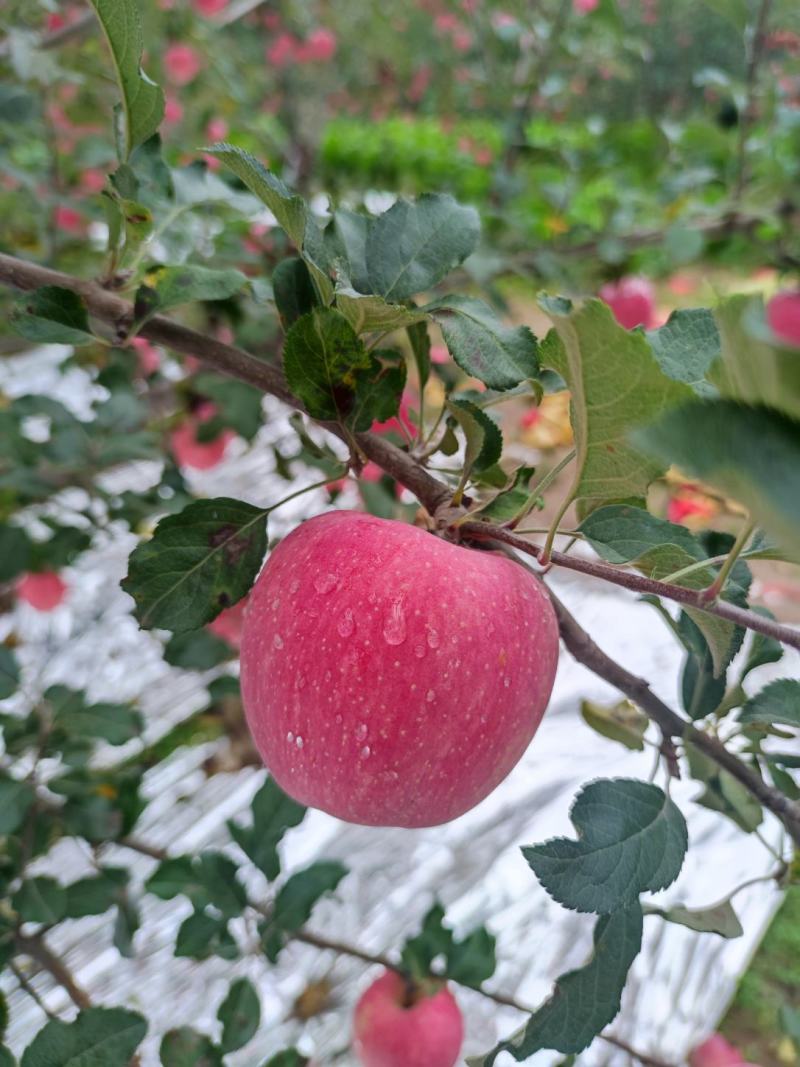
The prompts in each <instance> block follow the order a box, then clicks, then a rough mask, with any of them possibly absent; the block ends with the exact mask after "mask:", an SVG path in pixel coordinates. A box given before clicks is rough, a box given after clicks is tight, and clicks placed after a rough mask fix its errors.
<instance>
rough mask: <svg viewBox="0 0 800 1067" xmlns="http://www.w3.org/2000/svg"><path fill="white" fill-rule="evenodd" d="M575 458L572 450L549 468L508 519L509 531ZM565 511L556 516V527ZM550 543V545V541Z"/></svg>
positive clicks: (554, 533) (514, 527) (548, 533)
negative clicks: (517, 509) (514, 513)
mask: <svg viewBox="0 0 800 1067" xmlns="http://www.w3.org/2000/svg"><path fill="white" fill-rule="evenodd" d="M575 456H576V452H575V449H574V448H573V449H571V450H570V451H569V452H567V454H566V456H564V457H563V458H562V459H561V460H560V461H559V462H558V463H556V465H555V467H551V468H550V470H549V471H548V472H547V474H545V475H544V477H543V478H541V479H540V480H539V482H538V483H537V484H536V485H535V486H534V488H533V489H531V491H530V493H529V494H528V499H527V500H526V501H525V503H524V504H523V505H522V507H521V508H520V509H519V511H518V512H517V513H516V515H515V516H514V517H513V518H512V519H510V520H509V522H507V523H506V526H507V527H508V529H509V530H514V529H516V528H517V526H518V525H519V524H520V523H521V522H522V520H523V519H524V518H525V516H526V515H528V514H529V512H530V511H531V510H532V509H533V507H534V505H535V504H536V501H537V500H538V498H539V497H540V496H541V495H542V493H543V492H544V491H545V489H547V488H549V487H550V486H551V485H552V484H553V482H554V481H555V480H556V478H557V477H558V476H559V474H561V472H562V471H563V470H564V468H565V467H567V466H569V464H570V463H571V462H572V461H573V459H575ZM567 506H569V505H567ZM566 510H567V509H566V508H564V510H563V511H562V512H561V513H560V515H559V516H558V521H557V522H556V526H558V522H559V521H560V520H561V519H562V518H563V515H564V512H565V511H566ZM551 530H552V527H550V528H549V529H548V531H547V535H548V538H549V537H550V532H551ZM557 532H558V530H555V531H553V534H552V537H553V538H554V537H555V535H556V533H557ZM550 543H551V544H552V539H551V541H550ZM546 547H547V546H546V545H545V548H546Z"/></svg>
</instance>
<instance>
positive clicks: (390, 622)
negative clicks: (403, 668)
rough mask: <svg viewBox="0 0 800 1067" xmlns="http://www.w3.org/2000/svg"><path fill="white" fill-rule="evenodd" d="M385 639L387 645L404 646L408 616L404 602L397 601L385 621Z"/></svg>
mask: <svg viewBox="0 0 800 1067" xmlns="http://www.w3.org/2000/svg"><path fill="white" fill-rule="evenodd" d="M383 638H384V640H385V641H386V644H387V645H402V643H403V642H404V641H405V639H406V616H405V613H404V611H403V602H402V600H395V601H394V603H393V604H392V606H391V607H390V608H389V611H388V613H387V615H386V618H385V619H384V620H383Z"/></svg>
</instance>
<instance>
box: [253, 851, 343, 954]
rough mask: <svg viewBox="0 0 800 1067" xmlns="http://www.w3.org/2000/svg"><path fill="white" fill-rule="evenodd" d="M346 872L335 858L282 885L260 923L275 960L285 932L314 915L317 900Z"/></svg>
mask: <svg viewBox="0 0 800 1067" xmlns="http://www.w3.org/2000/svg"><path fill="white" fill-rule="evenodd" d="M346 874H347V868H346V867H345V866H344V865H343V864H341V863H338V862H336V861H335V860H323V861H321V862H319V863H312V864H311V866H310V867H306V868H305V869H304V870H302V871H298V872H297V873H296V874H293V875H292V876H291V877H290V878H288V879H287V881H286V882H285V883H284V884H283V885H282V886H281V888H280V890H279V891H278V895H277V896H276V897H275V903H274V904H273V907H272V913H271V914H270V917H269V918H268V919H267V920H265V922H263V923H261V924H260V925H259V933H260V934H261V939H262V943H263V945H264V951H265V953H266V955H267V958H268V959H269V960H271V961H272V962H273V963H274V962H275V960H276V959H277V958H278V954H279V952H280V950H281V948H282V947H283V944H284V940H285V935H288V934H292V933H294V931H295V930H299V929H300V927H301V926H303V925H304V924H305V923H306V922H308V920H309V919H310V918H311V913H312V912H313V910H314V907H315V906H316V904H317V902H318V901H319V900H320V898H321V897H323V896H325V895H326V894H327V893H332V892H333V891H334V889H336V887H337V886H338V884H339V882H341V880H342V879H343V878H344V876H345V875H346Z"/></svg>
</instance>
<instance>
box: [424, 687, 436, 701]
mask: <svg viewBox="0 0 800 1067" xmlns="http://www.w3.org/2000/svg"><path fill="white" fill-rule="evenodd" d="M425 699H426V700H427V701H428V703H429V704H431V703H433V701H434V700H435V699H436V694H435V693H434V691H433V690H432V689H429V690H428V692H427V693H426V694H425Z"/></svg>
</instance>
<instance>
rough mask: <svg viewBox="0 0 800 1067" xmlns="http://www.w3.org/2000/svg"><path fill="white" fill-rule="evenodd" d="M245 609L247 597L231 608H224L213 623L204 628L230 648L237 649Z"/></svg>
mask: <svg viewBox="0 0 800 1067" xmlns="http://www.w3.org/2000/svg"><path fill="white" fill-rule="evenodd" d="M246 607H247V597H245V598H244V599H243V600H240V601H239V602H238V604H234V605H233V607H232V608H226V609H225V610H224V611H221V612H220V613H219V615H217V617H216V619H214V620H213V622H210V623H209V624H208V626H207V627H206V629H207V630H210V631H211V633H212V634H216V636H217V637H221V638H222V640H223V641H227V642H228V644H229V645H230V646H231V648H237V649H238V648H239V646H240V645H241V643H242V622H243V619H244V609H245V608H246Z"/></svg>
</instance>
